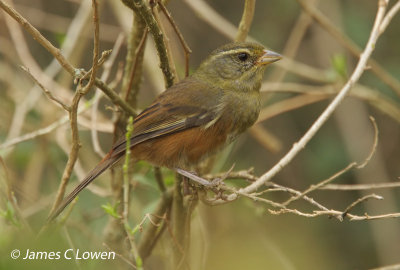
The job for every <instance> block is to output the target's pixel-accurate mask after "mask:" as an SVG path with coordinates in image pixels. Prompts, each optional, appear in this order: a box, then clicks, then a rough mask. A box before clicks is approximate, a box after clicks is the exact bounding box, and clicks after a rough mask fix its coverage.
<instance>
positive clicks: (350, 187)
mask: <svg viewBox="0 0 400 270" xmlns="http://www.w3.org/2000/svg"><path fill="white" fill-rule="evenodd" d="M397 187H400V182H393V183H390V182H389V183H374V184H355V185H346V184H329V185H326V186H324V187H321V188H320V189H324V190H342V191H353V190H371V189H382V188H397Z"/></svg>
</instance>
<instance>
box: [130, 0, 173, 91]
mask: <svg viewBox="0 0 400 270" xmlns="http://www.w3.org/2000/svg"><path fill="white" fill-rule="evenodd" d="M122 2H123V3H124V4H126V5H127V6H128V7H130V8H131V9H133V10H134V11H135V12H136V13H137V14H139V15H140V16H141V17H142V18H143V20H144V21H145V22H146V24H147V26H148V27H149V30H150V32H151V34H152V36H153V38H154V43H155V45H156V48H157V52H158V56H159V58H160V68H161V71H162V73H163V75H164V82H165V85H166V86H167V88H168V87H170V86H172V84H173V83H174V75H173V74H172V72H171V67H170V63H169V59H168V54H167V49H166V45H165V41H164V35H163V33H162V31H160V28H159V26H158V24H157V21H156V19H155V18H154V16H153V13H152V12H151V9H150V7H149V6H148V5H147V4H146V3H145V2H144V1H143V0H132V1H128V0H122Z"/></svg>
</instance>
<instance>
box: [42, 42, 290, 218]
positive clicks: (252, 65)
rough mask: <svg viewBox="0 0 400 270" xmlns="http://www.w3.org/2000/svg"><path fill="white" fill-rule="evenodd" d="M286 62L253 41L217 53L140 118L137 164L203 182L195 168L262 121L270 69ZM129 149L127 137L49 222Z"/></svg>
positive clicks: (133, 142) (135, 135) (134, 139)
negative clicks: (262, 92)
mask: <svg viewBox="0 0 400 270" xmlns="http://www.w3.org/2000/svg"><path fill="white" fill-rule="evenodd" d="M281 58H282V56H281V55H280V54H278V53H276V52H273V51H270V50H267V49H265V48H264V46H262V45H260V44H258V43H251V42H235V43H228V44H225V45H223V46H221V47H219V48H217V49H215V50H214V51H212V52H211V53H210V55H209V56H208V57H207V58H206V59H205V60H204V61H203V62H201V63H200V65H199V67H198V68H197V70H196V71H194V72H193V73H192V74H191V75H190V76H188V77H186V78H185V79H183V80H181V81H180V82H178V83H176V84H174V85H173V86H171V87H169V88H167V89H166V90H165V91H164V92H162V93H161V94H160V95H159V96H158V97H156V99H155V100H154V102H153V103H151V105H150V106H148V107H147V108H146V109H144V110H143V111H142V112H141V113H140V114H139V115H137V117H136V118H134V120H133V132H132V134H131V137H130V139H129V145H130V149H131V157H132V158H133V160H135V161H138V160H145V161H148V162H149V163H151V164H153V165H156V166H163V167H167V168H170V169H173V170H175V171H177V172H178V173H180V174H182V175H185V176H187V177H189V178H191V179H193V180H196V179H199V177H196V175H195V174H193V173H191V172H189V169H190V168H191V167H192V166H193V165H195V164H197V163H198V162H200V161H201V160H203V159H204V158H206V157H207V156H209V155H211V154H213V153H215V152H216V151H218V150H220V149H221V148H223V147H224V146H226V145H228V144H229V143H231V142H232V141H234V140H235V138H237V136H238V135H239V134H241V133H242V132H244V131H245V130H246V129H248V128H249V127H250V126H252V125H253V124H254V123H255V122H256V120H257V118H258V115H259V113H260V107H261V104H260V88H261V83H262V79H263V74H264V70H265V69H266V67H267V66H268V65H269V64H271V63H274V62H276V61H278V60H280V59H281ZM126 146H127V141H126V139H125V138H121V139H120V140H119V141H117V142H116V143H115V144H114V145H113V147H112V149H111V150H110V151H109V152H108V154H107V155H106V156H105V157H104V158H103V159H102V160H101V161H100V162H99V163H98V165H97V166H95V167H94V169H92V170H91V171H90V172H89V173H88V175H87V176H86V177H85V178H84V179H83V180H82V182H81V183H80V184H79V185H78V186H77V187H76V188H75V189H74V190H73V191H72V192H71V193H70V194H69V195H68V196H67V197H65V198H64V199H63V201H62V202H61V203H60V205H59V206H58V208H56V209H55V211H53V212H52V213H50V215H49V218H48V220H51V221H52V220H54V219H55V218H56V217H57V216H58V215H59V214H60V213H61V212H62V211H63V210H64V209H65V207H66V206H67V205H68V204H69V203H71V201H72V200H73V199H74V198H75V197H76V196H77V195H78V193H79V192H81V191H82V190H83V189H84V188H85V187H86V186H87V185H89V184H90V183H91V182H92V181H93V180H94V179H96V178H97V177H98V176H99V175H100V174H102V173H103V172H104V171H105V170H107V169H108V168H110V167H111V166H113V165H114V164H115V163H116V162H118V161H119V160H120V159H121V158H122V157H123V156H124V155H125V153H126ZM200 179H202V178H200ZM204 181H206V180H204ZM206 183H208V182H207V181H206Z"/></svg>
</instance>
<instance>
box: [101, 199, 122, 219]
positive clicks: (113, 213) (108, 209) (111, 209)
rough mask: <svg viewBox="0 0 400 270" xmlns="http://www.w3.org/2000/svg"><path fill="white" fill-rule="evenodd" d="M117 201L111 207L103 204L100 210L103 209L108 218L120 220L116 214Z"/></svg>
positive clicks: (108, 204)
mask: <svg viewBox="0 0 400 270" xmlns="http://www.w3.org/2000/svg"><path fill="white" fill-rule="evenodd" d="M119 203H120V202H119V201H118V202H117V203H116V204H115V205H111V204H110V203H109V202H107V204H103V205H102V206H101V208H103V209H104V212H106V213H107V214H109V215H110V216H112V217H114V218H121V216H120V215H119V214H118V213H117V207H118V205H119Z"/></svg>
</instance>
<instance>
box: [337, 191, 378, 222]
mask: <svg viewBox="0 0 400 270" xmlns="http://www.w3.org/2000/svg"><path fill="white" fill-rule="evenodd" d="M371 198H373V199H377V200H383V197H382V196H379V195H376V194H368V195H365V196H364V197H361V198H359V199H357V200H356V201H354V202H352V203H351V204H350V205H349V206H347V207H346V209H345V210H344V211H343V214H342V216H343V218H344V217H346V216H347V215H348V213H349V212H350V210H351V209H353V208H354V207H355V206H356V205H358V204H360V203H362V202H363V201H366V200H368V199H371Z"/></svg>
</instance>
